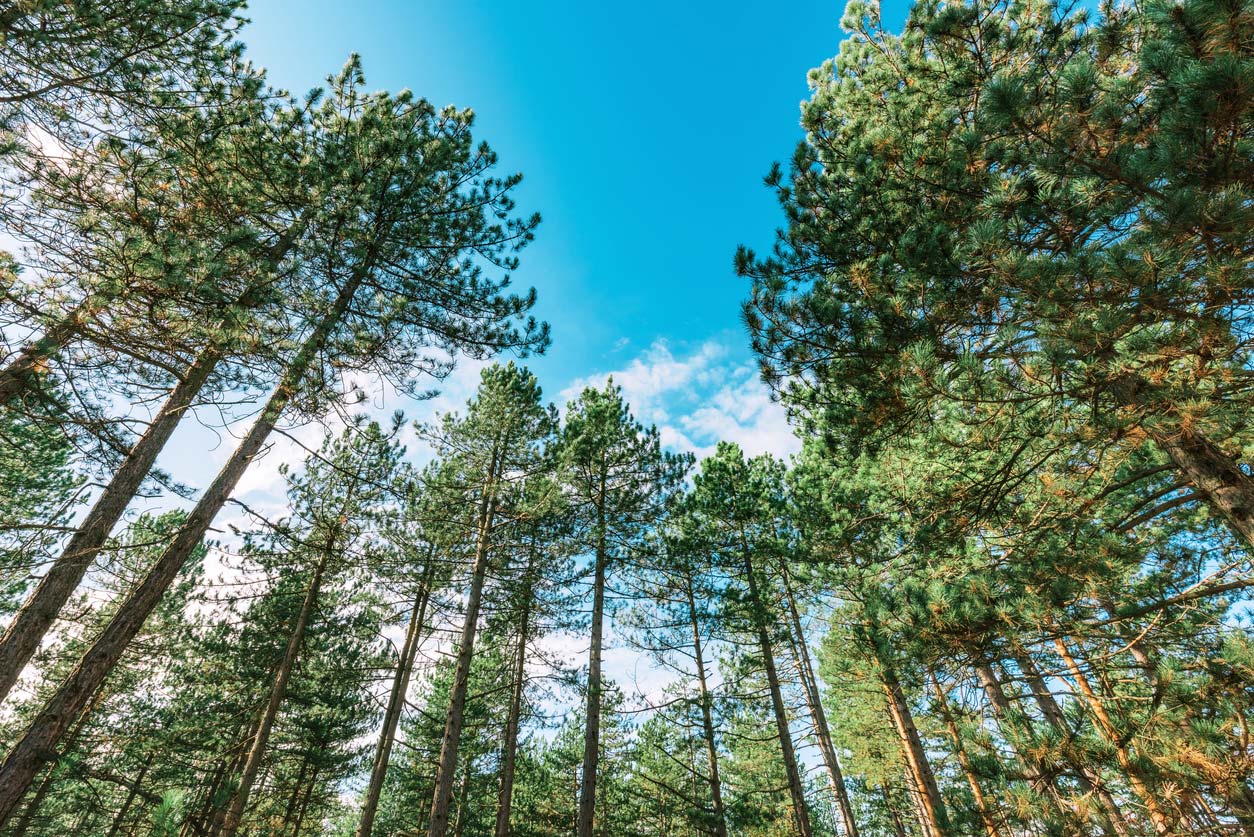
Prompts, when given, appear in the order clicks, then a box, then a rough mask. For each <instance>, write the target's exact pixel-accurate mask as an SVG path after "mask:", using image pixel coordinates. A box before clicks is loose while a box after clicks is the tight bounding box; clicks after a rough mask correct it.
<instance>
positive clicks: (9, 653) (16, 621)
mask: <svg viewBox="0 0 1254 837" xmlns="http://www.w3.org/2000/svg"><path fill="white" fill-rule="evenodd" d="M298 232H299V229H298V227H293V228H292V229H290V230H288V232H287V233H286V234H285V235H284V236H283V237H282V238H281V239H280V240H279V241H278V242H276V244H275V246H274V247H273V248H272V249H271V250H270V251H269V252H268V253H267V254H266V258H267V260H268V263H269V264H270V265H272V266H273V265H277V264H278V263H279V262H280V261H282V259H284V258H285V257H286V255H287V253H288V251H289V250H290V249H291V247H292V243H293V241H294V240H295V238H296V236H297V234H298ZM249 293H250V292H245V294H244V295H243V296H242V297H241V298H240V300H238V301H237V303H236V304H237V305H240V306H245V307H247V306H248V296H249ZM222 327H223V328H228V330H229V324H228V323H223V324H222ZM229 339H230V335H229V333H228V335H227V337H225V338H221V339H216V340H214V341H212V342H210V343H209V345H207V346H206V347H205V348H204V349H202V350H201V351H200V353H199V354H198V355H197V356H196V359H195V360H193V361H192V364H191V366H189V367H188V368H187V371H186V372H184V373H183V376H182V378H181V379H180V380H179V382H178V383H177V384H176V385H175V387H174V389H172V390H171V391H170V394H169V396H168V397H167V398H166V401H165V403H164V404H163V405H162V407H161V410H160V412H158V413H157V415H156V417H155V418H154V419H153V420H152V423H150V424H149V425H148V429H147V430H146V431H144V435H143V436H141V437H140V438H139V441H137V442H136V443H135V446H134V447H132V448H131V450H130V451H129V452H128V453H127V455H126V458H125V459H124V460H123V461H122V465H121V466H120V467H119V468H118V470H117V472H116V473H115V474H114V475H113V478H112V479H111V480H109V484H108V486H107V487H106V488H105V489H104V491H103V492H102V493H101V494H100V496H99V497H98V498H97V499H96V502H95V504H94V505H93V506H92V509H91V511H90V512H88V513H87V516H86V517H85V518H84V519H83V522H82V523H80V524H79V526H78V529H77V530H76V531H75V532H74V535H73V536H72V537H71V538H70V541H69V543H67V544H66V546H65V548H64V549H63V550H62V551H61V554H60V556H58V557H57V559H56V561H54V562H53V564H52V566H51V567H50V568H49V569H48V572H47V573H45V574H44V576H43V578H41V579H40V581H39V584H38V586H37V587H36V588H35V590H34V591H33V592H32V593H31V595H30V596H29V597H27V599H26V602H25V603H24V604H23V605H22V608H21V609H20V610H19V611H18V612H17V614H16V615H15V616H14V617H13V621H12V622H10V623H9V626H8V628H7V629H6V630H5V632H4V636H3V637H0V701H2V700H4V698H5V697H6V696H7V695H8V694H9V692H10V691H11V690H12V688H13V686H14V684H15V683H16V682H17V679H18V677H19V675H21V673H22V669H23V668H24V667H25V666H26V664H27V663H28V662H30V658H31V657H32V656H34V654H35V652H36V651H37V650H39V645H40V643H41V642H42V641H43V638H44V636H45V635H46V634H47V633H48V630H49V629H50V628H51V627H52V624H53V622H55V621H56V618H57V616H58V615H59V614H60V612H61V609H62V608H63V607H65V603H66V602H67V601H69V599H70V596H72V595H73V594H74V591H75V589H77V587H78V585H79V582H81V581H82V580H83V576H84V575H85V574H86V572H87V570H88V568H89V567H91V564H92V561H94V560H95V558H96V556H97V555H98V554H99V552H100V549H101V548H102V547H103V546H104V545H105V542H106V541H107V540H108V538H109V534H110V532H112V531H113V527H114V526H115V525H117V522H118V520H120V519H121V517H122V514H123V513H124V512H125V511H126V508H127V506H128V505H130V502H131V500H133V499H134V498H135V495H136V494H137V493H138V492H139V489H140V487H141V486H142V485H143V483H144V480H145V479H146V478H147V477H148V474H149V472H150V471H151V470H152V466H153V465H154V464H155V463H156V461H157V457H158V456H159V455H160V453H161V451H162V450H163V449H164V448H165V445H166V443H167V442H168V441H169V440H170V436H171V435H173V433H174V431H175V429H176V428H177V427H178V426H179V423H180V422H181V421H182V420H183V416H184V415H186V414H187V411H188V410H189V409H190V408H191V406H192V404H193V403H195V401H196V398H197V397H198V396H199V395H200V393H201V391H202V390H203V389H204V387H205V384H206V383H208V381H209V378H210V377H211V376H212V375H213V372H214V370H215V369H217V367H218V364H219V363H221V361H222V359H223V358H224V357H225V356H226V354H227V342H228V341H229ZM28 348H29V347H28ZM32 351H33V350H32ZM19 360H20V359H19ZM17 362H18V361H15V362H14V363H17ZM5 374H6V375H7V374H8V370H7V369H6V370H5ZM2 390H3V386H2V385H0V403H2V402H3V400H4V398H3V392H2Z"/></svg>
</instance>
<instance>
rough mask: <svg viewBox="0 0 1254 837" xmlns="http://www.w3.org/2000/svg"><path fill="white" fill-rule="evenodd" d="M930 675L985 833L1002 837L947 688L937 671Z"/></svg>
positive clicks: (939, 706) (938, 704)
mask: <svg viewBox="0 0 1254 837" xmlns="http://www.w3.org/2000/svg"><path fill="white" fill-rule="evenodd" d="M928 677H929V678H930V679H931V681H932V693H933V694H935V695H936V705H937V707H938V708H939V709H940V712H941V718H942V719H943V720H944V721H945V728H946V729H948V730H949V737H950V738H952V739H953V740H954V753H955V754H956V755H957V756H958V765H959V766H960V767H961V768H962V773H963V775H964V776H966V778H967V786H968V787H969V788H971V798H972V799H973V800H975V810H976V813H977V814H979V815H980V823H981V824H982V825H983V826H984V833H985V834H987V835H988V837H1002V834H1001V830H1000V829H999V828H998V826H997V820H996V819H995V818H994V817H993V811H992V809H991V808H990V807H989V804H988V800H987V799H986V798H985V796H984V789H983V788H981V787H980V780H979V778H978V777H977V776H976V775H975V770H974V769H973V768H972V766H971V758H970V757H969V756H968V755H967V748H966V747H964V746H962V733H961V732H960V731H959V730H958V724H957V722H956V721H954V716H953V713H952V712H950V711H949V700H948V699H947V698H946V697H945V690H944V689H942V688H941V685H940V681H938V680H937V679H936V674H935V673H933V672H928Z"/></svg>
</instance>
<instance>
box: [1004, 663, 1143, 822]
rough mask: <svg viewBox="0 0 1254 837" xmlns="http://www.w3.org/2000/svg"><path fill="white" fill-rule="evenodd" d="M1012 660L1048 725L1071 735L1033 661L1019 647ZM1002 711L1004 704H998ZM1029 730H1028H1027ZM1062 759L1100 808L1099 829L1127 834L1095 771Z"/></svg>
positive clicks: (1070, 758) (1072, 758) (1068, 758)
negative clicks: (1015, 663) (1100, 822)
mask: <svg viewBox="0 0 1254 837" xmlns="http://www.w3.org/2000/svg"><path fill="white" fill-rule="evenodd" d="M1015 660H1016V662H1018V664H1019V668H1020V670H1021V671H1022V672H1023V674H1024V677H1025V678H1026V679H1027V681H1028V688H1029V689H1030V690H1031V692H1032V696H1033V699H1034V700H1035V701H1036V705H1037V708H1038V709H1040V711H1041V715H1043V716H1044V718H1045V721H1046V722H1047V723H1048V724H1049V725H1050V727H1051V728H1052V729H1053V730H1054V732H1055V733H1056V734H1058V735H1061V736H1064V737H1066V738H1068V739H1069V738H1071V736H1072V734H1073V733H1072V731H1071V728H1070V727H1069V726H1068V725H1067V718H1066V716H1065V715H1064V714H1063V712H1062V708H1061V707H1060V706H1059V705H1058V702H1057V701H1055V700H1054V695H1053V693H1052V692H1050V691H1049V687H1048V686H1046V685H1045V680H1044V678H1042V677H1041V675H1040V672H1039V671H1038V670H1037V668H1036V664H1035V663H1033V662H1032V659H1031V657H1030V656H1028V655H1027V654H1026V653H1023V652H1022V651H1020V652H1019V653H1017V654H1016V656H1015ZM986 668H987V673H984V672H981V673H980V678H981V682H985V678H986V677H987V678H988V682H990V683H991V684H992V686H993V687H994V688H995V690H996V692H997V693H999V694H1001V702H1002V705H1003V707H1008V706H1009V702H1008V701H1007V700H1006V697H1005V694H1004V692H1002V690H1001V684H1000V683H998V682H997V676H996V674H995V673H994V672H993V669H992V667H991V666H986ZM999 711H1001V712H1002V713H1003V714H1004V712H1005V708H1001V709H1000V710H999ZM1029 734H1030V733H1029ZM1064 759H1065V760H1066V762H1067V763H1068V764H1069V765H1070V766H1071V769H1072V770H1073V771H1074V772H1075V778H1076V782H1077V784H1079V786H1080V790H1081V791H1083V792H1084V793H1085V794H1087V795H1089V796H1092V797H1094V798H1095V799H1096V800H1097V802H1098V804H1099V805H1100V806H1101V809H1102V830H1103V831H1104V832H1105V833H1107V834H1112V833H1113V834H1115V835H1117V837H1128V826H1127V823H1126V822H1125V821H1124V816H1123V811H1122V810H1121V809H1120V807H1119V803H1118V802H1116V801H1115V797H1114V796H1113V795H1112V794H1111V793H1110V791H1109V790H1107V788H1106V783H1105V782H1104V781H1102V778H1101V776H1100V775H1099V774H1097V773H1096V772H1094V771H1092V770H1090V769H1089V768H1088V767H1087V766H1086V765H1084V764H1083V763H1081V762H1080V761H1079V760H1078V759H1076V758H1075V756H1074V755H1073V754H1072V753H1071V752H1070V749H1068V751H1067V752H1066V753H1065V755H1064Z"/></svg>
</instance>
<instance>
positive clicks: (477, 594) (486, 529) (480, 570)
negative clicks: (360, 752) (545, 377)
mask: <svg viewBox="0 0 1254 837" xmlns="http://www.w3.org/2000/svg"><path fill="white" fill-rule="evenodd" d="M501 455H502V454H501V453H500V451H499V449H498V451H497V452H494V454H493V460H492V463H491V465H490V466H489V473H488V477H487V479H486V480H485V481H484V495H483V501H482V502H481V503H480V506H479V531H478V533H477V537H476V540H475V562H474V566H473V568H472V569H471V577H470V590H469V591H468V594H467V597H466V621H465V624H463V625H462V635H461V643H460V645H459V646H458V650H457V665H456V668H455V669H454V672H453V692H452V694H451V695H450V696H449V706H448V715H447V716H446V717H445V719H444V737H443V740H442V741H441V742H440V760H439V763H438V767H437V770H436V779H435V792H434V794H433V795H432V799H431V816H430V822H429V823H428V825H427V837H444V835H445V834H446V833H448V825H449V807H450V806H451V805H452V803H453V782H454V780H455V779H456V777H457V750H458V748H459V747H460V746H461V738H462V723H463V721H464V720H465V713H466V691H467V689H468V688H469V684H470V663H471V661H472V660H473V659H474V653H475V635H476V633H477V632H478V623H479V608H480V606H481V604H482V601H483V582H484V579H485V578H486V576H487V572H488V552H489V547H490V544H491V540H492V525H493V519H494V517H495V516H496V490H497V488H496V481H497V479H498V477H499V469H500V467H501V462H500V456H501Z"/></svg>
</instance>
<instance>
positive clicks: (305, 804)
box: [292, 768, 318, 837]
mask: <svg viewBox="0 0 1254 837" xmlns="http://www.w3.org/2000/svg"><path fill="white" fill-rule="evenodd" d="M317 786H318V769H317V768H314V772H313V773H311V774H310V775H309V781H308V782H307V783H306V784H305V798H304V799H303V800H301V803H300V811H299V812H298V813H297V814H296V822H295V823H294V824H293V826H292V837H300V830H301V827H302V826H303V825H304V824H305V814H307V813H308V812H309V803H310V801H311V800H312V799H313V792H314V788H315V787H317Z"/></svg>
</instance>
